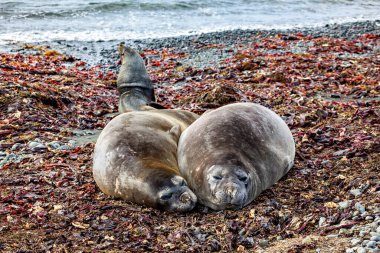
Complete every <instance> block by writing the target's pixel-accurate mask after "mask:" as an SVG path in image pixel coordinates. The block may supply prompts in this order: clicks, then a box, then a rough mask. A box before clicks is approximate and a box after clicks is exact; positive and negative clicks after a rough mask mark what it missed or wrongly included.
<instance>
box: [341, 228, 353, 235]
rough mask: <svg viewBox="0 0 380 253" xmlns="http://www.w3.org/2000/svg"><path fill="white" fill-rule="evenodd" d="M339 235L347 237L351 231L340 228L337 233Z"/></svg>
mask: <svg viewBox="0 0 380 253" xmlns="http://www.w3.org/2000/svg"><path fill="white" fill-rule="evenodd" d="M338 234H340V235H348V234H352V231H351V230H349V229H347V228H341V229H339V233H338Z"/></svg>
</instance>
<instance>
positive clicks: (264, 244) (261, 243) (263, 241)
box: [259, 239, 269, 248]
mask: <svg viewBox="0 0 380 253" xmlns="http://www.w3.org/2000/svg"><path fill="white" fill-rule="evenodd" d="M259 245H260V246H261V247H263V248H266V247H268V246H269V243H268V241H267V240H263V239H261V240H259Z"/></svg>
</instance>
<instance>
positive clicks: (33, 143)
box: [28, 141, 41, 149]
mask: <svg viewBox="0 0 380 253" xmlns="http://www.w3.org/2000/svg"><path fill="white" fill-rule="evenodd" d="M39 144H41V143H39V142H36V141H31V142H29V144H28V147H29V148H30V149H33V148H35V147H37V145H39Z"/></svg>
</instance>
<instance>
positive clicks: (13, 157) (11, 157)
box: [0, 154, 22, 169]
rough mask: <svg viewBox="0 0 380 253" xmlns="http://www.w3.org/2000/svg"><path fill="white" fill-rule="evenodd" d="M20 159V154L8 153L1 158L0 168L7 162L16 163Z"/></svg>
mask: <svg viewBox="0 0 380 253" xmlns="http://www.w3.org/2000/svg"><path fill="white" fill-rule="evenodd" d="M21 160H22V157H21V156H18V155H16V154H9V155H7V156H5V157H4V158H3V159H2V160H0V169H2V168H3V167H4V166H5V165H7V164H9V163H17V162H20V161H21Z"/></svg>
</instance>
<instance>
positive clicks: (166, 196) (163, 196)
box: [160, 193, 173, 200]
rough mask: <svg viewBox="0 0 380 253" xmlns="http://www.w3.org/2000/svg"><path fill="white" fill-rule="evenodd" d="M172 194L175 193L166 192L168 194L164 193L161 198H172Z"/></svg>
mask: <svg viewBox="0 0 380 253" xmlns="http://www.w3.org/2000/svg"><path fill="white" fill-rule="evenodd" d="M172 196H173V193H166V194H164V195H162V196H161V197H160V198H161V199H162V200H168V199H170V198H171V197H172Z"/></svg>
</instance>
